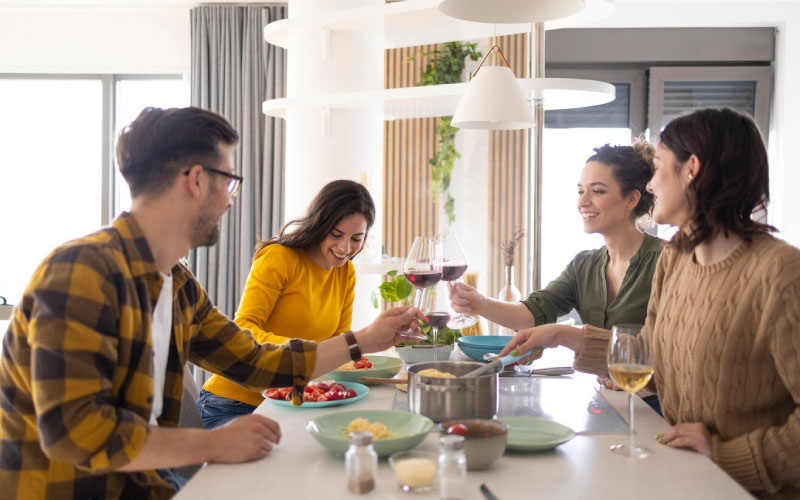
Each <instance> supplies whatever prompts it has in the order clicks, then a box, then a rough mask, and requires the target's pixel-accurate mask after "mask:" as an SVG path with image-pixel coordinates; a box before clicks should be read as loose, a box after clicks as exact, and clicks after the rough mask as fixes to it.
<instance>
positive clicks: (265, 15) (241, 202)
mask: <svg viewBox="0 0 800 500" xmlns="http://www.w3.org/2000/svg"><path fill="white" fill-rule="evenodd" d="M286 16H287V7H286V6H271V5H248V6H219V5H213V6H212V5H209V6H201V7H195V8H193V9H192V10H191V23H192V26H191V32H192V35H191V36H192V66H191V77H192V82H191V93H192V106H197V107H201V108H204V109H208V110H210V111H214V112H215V113H219V114H221V115H222V116H224V117H225V118H227V119H228V120H229V121H230V122H231V124H232V125H233V126H234V127H235V128H236V130H238V131H239V135H240V136H241V141H240V144H239V147H238V148H237V151H236V153H235V155H234V163H235V169H236V173H238V174H240V175H242V176H243V177H244V183H243V184H242V190H241V192H240V193H239V196H238V197H237V198H236V199H235V200H234V202H233V207H231V209H230V210H229V211H228V212H227V214H226V215H225V216H223V218H222V222H221V227H220V241H219V243H218V244H217V245H216V246H214V247H210V248H199V249H197V250H195V251H193V252H192V254H191V255H190V256H189V263H190V266H191V268H192V271H193V272H194V273H195V275H196V276H197V277H198V279H199V280H200V282H201V283H202V284H203V286H204V287H205V289H206V291H207V292H208V295H209V298H210V300H211V302H212V303H214V304H216V306H217V307H218V308H219V309H220V310H221V311H222V312H224V313H225V314H227V315H228V316H230V317H233V314H234V313H235V312H236V308H237V306H238V305H239V300H240V298H241V296H242V291H243V290H244V285H245V282H246V280H247V274H248V272H249V271H250V263H251V260H252V257H253V248H254V246H255V243H256V241H257V240H258V239H259V238H262V239H263V238H269V237H270V236H272V235H273V234H275V233H276V232H277V231H278V229H279V226H280V223H281V221H282V219H283V214H282V213H281V211H282V207H283V161H284V151H283V145H284V124H283V120H280V119H275V118H269V117H267V116H265V115H264V114H263V113H262V112H261V104H262V103H263V102H264V101H265V100H268V99H274V98H278V97H283V96H284V95H285V89H286V51H285V50H284V49H281V48H278V47H275V46H274V45H269V44H267V43H266V42H265V41H264V36H263V30H264V26H266V25H267V24H269V23H271V22H273V21H277V20H279V19H283V18H285V17H286ZM198 371H199V370H198ZM195 378H196V379H197V381H198V382H200V383H202V382H203V379H204V376H202V375H200V374H198V373H196V374H195Z"/></svg>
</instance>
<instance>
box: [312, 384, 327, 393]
mask: <svg viewBox="0 0 800 500" xmlns="http://www.w3.org/2000/svg"><path fill="white" fill-rule="evenodd" d="M314 387H316V388H317V389H319V390H320V391H322V392H327V390H328V389H330V387H328V384H326V383H325V382H320V383H319V384H317V385H315V386H314Z"/></svg>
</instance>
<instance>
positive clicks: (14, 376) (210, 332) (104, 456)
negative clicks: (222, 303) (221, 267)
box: [0, 213, 316, 500]
mask: <svg viewBox="0 0 800 500" xmlns="http://www.w3.org/2000/svg"><path fill="white" fill-rule="evenodd" d="M172 274H173V288H174V292H173V312H172V314H173V319H172V321H173V325H172V337H171V340H170V348H169V357H168V360H167V373H166V380H165V382H164V406H163V410H162V413H161V417H160V418H159V419H158V423H159V425H160V426H164V427H174V426H176V425H177V422H178V417H179V413H180V406H181V396H182V391H183V367H184V365H185V363H186V362H187V360H188V361H191V362H192V363H195V364H197V365H198V366H201V367H202V368H205V369H207V370H210V371H212V372H215V373H219V374H221V375H223V376H224V377H226V378H229V379H231V380H236V381H238V382H240V383H242V384H243V385H246V386H248V387H251V388H254V389H257V388H264V387H270V386H272V387H276V386H290V385H293V386H295V387H296V388H298V389H299V390H300V394H302V387H303V386H305V385H306V384H307V383H308V380H309V378H310V375H311V372H312V371H313V367H314V363H315V361H316V351H315V346H316V344H314V343H313V342H304V341H299V340H293V341H291V342H290V343H289V344H287V345H286V346H278V345H273V344H265V345H259V344H258V343H256V342H255V341H254V340H253V338H252V336H251V335H250V334H249V332H247V331H246V330H241V329H239V327H237V326H236V324H234V323H233V322H232V321H230V320H229V319H228V318H227V317H226V316H225V315H223V314H222V313H221V312H219V311H218V310H217V309H216V308H215V307H214V306H213V305H212V304H211V303H210V302H209V300H208V297H207V296H206V294H205V291H204V290H203V288H202V287H201V286H200V283H198V281H197V280H196V279H195V277H194V276H193V275H192V274H191V273H190V272H189V270H188V269H186V268H185V267H184V266H183V265H180V264H179V265H177V266H175V267H174V268H173V269H172ZM162 283H163V279H162V278H161V276H160V274H159V272H158V270H157V269H156V266H155V262H154V261H153V257H152V254H151V251H150V248H149V246H148V244H147V241H146V240H145V238H144V235H143V233H142V231H141V229H140V228H139V226H138V225H137V224H136V221H135V220H134V219H133V217H132V216H130V215H128V214H124V213H123V214H122V215H121V216H120V217H119V218H117V220H115V221H114V224H113V225H112V226H111V227H108V228H104V229H103V230H101V231H98V232H96V233H94V234H91V235H89V236H86V237H84V238H80V239H77V240H75V241H72V242H69V243H67V244H65V245H63V246H62V247H60V248H58V249H56V250H55V251H54V252H53V253H51V254H50V255H49V256H48V257H47V258H46V259H45V260H44V262H43V263H42V264H41V265H40V266H39V268H38V269H37V270H36V272H35V274H34V275H33V278H32V279H31V283H30V284H29V285H28V288H27V290H26V291H25V294H24V296H23V298H22V302H21V303H20V304H19V305H18V306H17V307H16V308H15V310H14V315H13V318H12V320H11V324H10V326H9V329H8V331H7V332H6V335H5V338H4V339H3V355H2V359H0V499H14V500H39V499H71V500H72V499H81V500H83V499H91V498H94V499H98V500H101V499H118V498H131V499H133V498H135V499H157V498H158V499H160V498H169V497H170V496H172V490H171V489H170V488H169V487H168V485H167V484H166V483H165V482H164V481H162V480H161V479H160V478H159V476H158V474H157V473H156V472H155V471H146V472H134V473H122V472H115V469H117V468H119V467H121V466H123V465H125V464H126V463H128V462H130V461H131V460H132V459H133V458H134V457H135V456H136V455H137V454H138V453H139V452H140V450H141V449H142V447H143V446H144V443H145V440H146V439H147V433H148V421H149V419H150V413H151V408H152V402H153V360H152V341H151V337H150V326H151V320H152V310H153V308H154V307H155V302H156V300H157V299H158V294H159V291H160V289H161V285H162ZM187 404H191V403H187Z"/></svg>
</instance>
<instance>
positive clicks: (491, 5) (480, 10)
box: [439, 0, 585, 24]
mask: <svg viewBox="0 0 800 500" xmlns="http://www.w3.org/2000/svg"><path fill="white" fill-rule="evenodd" d="M584 6H585V4H584V0H444V1H443V2H442V3H440V4H439V11H440V12H441V13H442V14H444V15H446V16H450V17H454V18H456V19H461V20H464V21H474V22H478V23H499V24H504V23H511V24H513V23H525V22H529V23H533V22H537V23H539V22H545V21H551V20H553V19H561V18H562V17H568V16H571V15H574V14H577V13H578V12H580V11H581V10H583V8H584Z"/></svg>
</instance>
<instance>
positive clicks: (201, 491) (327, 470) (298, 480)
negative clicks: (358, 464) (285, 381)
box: [175, 373, 752, 500]
mask: <svg viewBox="0 0 800 500" xmlns="http://www.w3.org/2000/svg"><path fill="white" fill-rule="evenodd" d="M537 378H538V379H539V380H538V381H537V384H538V386H539V387H540V388H546V387H549V388H551V389H556V390H550V391H547V393H549V394H558V397H559V399H560V398H567V397H569V392H570V391H569V388H570V387H573V388H574V389H575V390H576V391H577V392H580V393H581V394H585V393H586V390H587V388H588V387H594V386H597V383H596V382H595V377H593V376H590V375H586V374H577V373H576V374H574V375H570V376H562V377H550V378H547V377H537ZM519 380H520V379H509V378H501V386H508V384H510V383H514V384H516V386H520V384H518V383H517V382H518V381H519ZM522 380H529V379H522ZM522 386H523V387H524V383H523V384H522ZM529 386H531V385H530V384H529ZM502 392H503V391H502V390H501V408H503V407H504V406H506V407H507V406H508V405H507V404H506V405H504V403H506V402H504V400H503V397H509V396H503V395H502ZM542 394H545V391H542ZM600 394H601V395H602V397H603V398H605V399H606V400H607V401H608V402H609V403H610V405H611V406H612V407H613V408H614V409H615V410H616V411H617V412H618V413H619V414H620V415H621V416H622V417H623V419H624V420H625V421H626V422H627V414H628V411H627V396H626V394H625V393H623V392H614V391H610V390H606V389H600ZM404 395H405V393H402V392H400V391H398V390H396V389H394V388H393V387H390V386H371V390H370V393H369V395H368V396H367V397H366V398H365V399H364V400H362V401H359V402H357V403H354V404H352V405H348V406H341V407H333V408H328V409H316V410H315V409H302V408H286V407H281V406H278V405H275V404H272V403H270V402H268V401H265V402H264V403H263V404H261V406H259V407H258V409H257V410H256V412H257V413H260V414H262V415H266V416H268V417H270V418H273V419H275V420H277V421H278V422H280V425H281V431H282V440H281V443H280V445H279V446H278V447H277V448H276V449H274V450H273V451H272V453H271V454H270V455H269V456H267V457H266V458H264V459H262V460H259V461H256V462H250V463H245V464H236V465H222V464H212V465H208V466H206V467H203V468H202V469H201V470H200V471H199V472H198V473H197V475H196V476H195V477H194V478H193V479H192V480H191V481H189V483H188V484H187V485H186V486H185V487H184V488H183V489H182V490H181V491H180V493H179V494H178V495H177V496H176V497H175V498H176V499H178V500H188V499H192V500H201V499H208V500H220V499H223V498H236V499H242V500H245V499H259V500H261V499H272V498H274V499H289V498H298V499H300V498H302V499H306V498H309V499H313V498H319V499H336V498H351V497H353V498H355V497H365V498H381V499H402V500H410V499H412V498H414V499H416V498H420V499H423V498H438V494H437V493H438V492H437V491H435V490H434V491H433V492H430V493H423V494H415V495H413V494H408V493H403V492H402V491H401V490H400V489H399V488H398V486H397V483H396V482H395V479H394V474H393V472H392V470H391V468H390V467H389V464H388V463H387V462H386V461H385V460H381V461H380V462H379V466H378V469H379V470H378V481H377V485H376V489H375V490H373V491H372V492H371V493H369V494H367V495H353V494H351V493H349V492H348V491H347V488H346V485H345V477H344V459H343V458H342V457H341V456H336V455H334V454H332V453H329V452H328V451H327V450H325V449H324V448H322V446H321V445H320V444H318V443H317V442H316V441H315V440H314V439H313V438H312V437H311V435H310V434H309V433H308V432H307V431H306V430H305V426H306V423H307V422H308V420H309V419H311V418H314V417H317V416H319V415H322V414H324V413H327V412H330V411H339V410H355V409H359V408H360V409H390V408H392V407H393V405H394V406H395V407H397V406H398V402H399V403H400V404H402V403H403V401H404V400H403V399H402V398H403V397H404ZM551 397H552V396H551ZM548 404H552V403H550V402H548ZM634 412H635V416H634V422H635V426H636V434H637V442H638V443H639V444H642V445H645V446H647V447H648V448H649V449H650V450H651V454H650V456H649V457H647V458H645V459H632V458H627V457H622V456H618V455H615V454H613V453H611V452H610V451H609V450H608V447H609V445H612V444H616V443H621V442H625V441H626V440H627V435H626V434H579V435H578V436H576V437H575V438H574V439H573V440H571V441H569V442H568V443H565V444H563V445H561V446H559V447H558V448H556V450H555V451H552V452H544V453H531V454H506V455H504V456H502V457H501V458H500V459H498V460H497V461H496V462H495V463H494V464H493V465H492V467H491V468H490V469H489V470H486V471H476V472H469V473H468V478H467V481H468V483H469V485H468V487H467V490H468V492H469V497H467V498H470V499H481V498H483V497H482V495H481V494H480V492H479V490H478V488H479V486H480V484H481V483H486V484H487V485H488V486H489V487H490V489H491V490H492V491H493V492H494V493H495V495H497V497H498V498H500V499H503V500H510V499H516V498H547V499H581V498H587V499H589V498H591V499H597V498H613V499H614V500H619V499H627V498H648V499H660V498H663V499H675V498H682V499H685V498H703V499H717V498H718V499H726V500H732V499H739V498H741V499H744V498H752V497H751V496H750V495H749V494H748V493H747V491H745V490H744V489H742V488H741V487H740V486H739V485H738V484H737V483H736V482H735V481H733V479H731V478H730V477H729V476H728V475H727V474H725V472H723V471H722V470H721V469H720V468H719V467H717V466H716V465H715V464H714V463H713V462H712V461H711V460H709V459H708V458H706V457H705V456H703V455H700V454H698V453H695V452H691V451H686V450H676V449H672V448H668V447H667V446H664V445H662V444H659V443H658V442H657V441H656V440H655V435H656V434H657V433H659V432H663V431H665V430H667V429H668V428H669V425H668V424H667V422H666V421H664V420H663V419H661V418H660V417H659V416H658V414H656V413H655V412H654V411H653V410H651V409H650V407H649V406H647V404H645V403H644V402H643V401H642V400H641V399H639V398H635V403H634ZM438 438H439V434H438V433H431V434H430V435H429V436H428V437H427V438H426V439H425V441H423V442H422V444H420V445H419V449H425V450H429V451H436V450H437V449H438V443H437V440H438Z"/></svg>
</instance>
